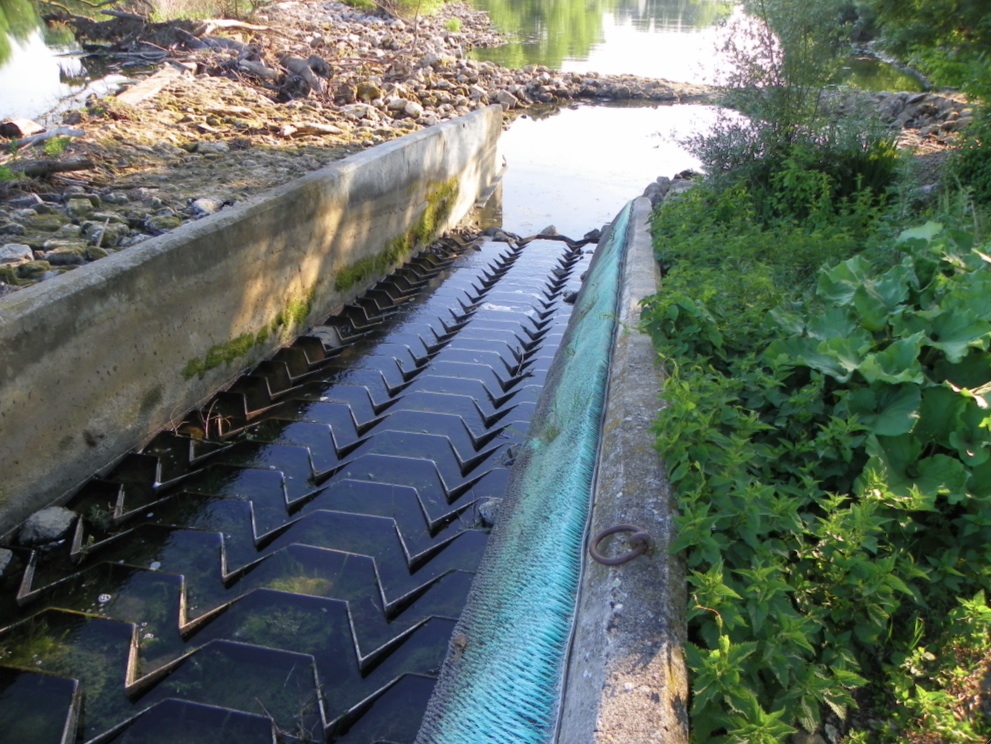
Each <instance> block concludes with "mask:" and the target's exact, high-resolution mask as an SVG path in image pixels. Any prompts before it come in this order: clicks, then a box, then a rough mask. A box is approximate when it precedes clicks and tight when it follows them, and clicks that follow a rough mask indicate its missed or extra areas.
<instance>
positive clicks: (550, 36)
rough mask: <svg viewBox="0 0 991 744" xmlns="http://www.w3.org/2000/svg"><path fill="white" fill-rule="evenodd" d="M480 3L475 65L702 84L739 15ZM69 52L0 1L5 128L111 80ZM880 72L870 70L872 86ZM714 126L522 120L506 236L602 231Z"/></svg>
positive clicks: (595, 1)
mask: <svg viewBox="0 0 991 744" xmlns="http://www.w3.org/2000/svg"><path fill="white" fill-rule="evenodd" d="M475 5H476V6H477V7H479V8H481V9H483V10H486V11H487V12H488V13H489V15H490V17H491V18H492V20H493V22H494V23H495V24H496V25H497V26H498V27H499V29H500V30H501V31H503V33H505V34H507V35H509V36H510V37H511V38H512V39H514V42H513V43H511V44H509V45H507V46H505V47H502V48H500V49H494V50H484V51H483V52H480V53H479V54H478V56H479V57H480V58H482V59H489V60H492V61H495V62H499V63H500V64H504V65H508V66H512V67H521V66H523V65H527V64H542V65H546V66H548V67H551V68H554V69H558V70H562V71H565V72H589V71H596V72H599V73H602V74H618V73H629V74H634V75H641V76H646V77H656V78H663V79H667V80H673V81H678V82H700V83H701V82H711V81H713V80H714V79H715V77H716V75H717V72H718V70H719V69H720V64H721V61H720V59H719V55H718V54H717V53H716V51H715V50H716V45H717V39H718V35H719V33H720V23H721V22H722V21H724V20H725V19H727V18H728V17H729V16H730V15H731V14H733V13H734V12H738V11H736V10H735V4H734V3H732V2H724V1H723V0H475ZM73 49H74V47H73V45H72V39H71V37H69V38H66V37H59V36H55V35H53V34H52V32H51V31H48V30H46V29H45V28H44V26H43V24H41V23H40V21H39V19H38V15H37V11H36V9H35V6H34V5H33V3H32V2H31V0H0V119H5V118H11V117H25V118H37V119H43V118H44V115H45V113H46V112H48V111H51V110H53V109H57V108H58V107H59V105H60V104H61V105H62V106H63V107H65V108H68V107H71V106H78V105H80V103H81V101H82V99H83V98H85V96H86V95H88V94H89V93H91V92H94V91H95V92H100V91H101V86H105V85H106V84H107V83H108V82H109V83H112V82H113V81H112V80H110V81H106V80H102V79H100V78H99V76H98V75H93V74H91V73H89V72H88V71H87V70H86V69H85V68H84V66H83V65H82V63H81V62H80V60H79V58H78V57H77V56H75V55H73V54H72V52H73ZM861 74H862V73H861ZM877 74H878V71H877V70H876V69H872V70H870V71H869V72H868V78H870V77H871V76H873V77H874V78H875V79H876V75H877ZM858 79H860V80H864V79H865V78H863V77H861V78H858ZM915 84H916V83H915V82H914V81H913V80H912V79H911V78H906V79H900V80H891V81H885V85H886V87H890V86H892V85H893V86H895V87H905V88H907V87H909V86H911V85H915ZM714 116H715V112H714V110H713V109H712V108H711V107H703V106H654V107H640V108H630V107H607V106H596V107H591V106H583V107H580V108H577V109H569V110H564V111H561V112H560V113H558V114H556V115H553V116H547V117H543V118H541V119H534V118H530V117H527V118H521V119H519V120H518V121H517V122H516V123H515V124H514V125H513V126H512V128H511V129H510V131H509V132H507V133H506V135H505V136H504V137H503V143H502V147H503V154H504V156H505V158H506V162H507V164H508V168H507V171H506V175H505V180H504V186H503V224H504V226H505V227H506V229H508V230H512V231H514V232H519V233H521V234H529V233H531V232H535V231H537V230H540V229H541V228H543V227H545V226H546V225H548V224H552V223H553V224H554V225H555V226H556V227H557V228H558V230H559V231H560V232H562V233H564V234H566V235H571V236H573V237H578V236H580V235H582V234H584V232H586V231H587V230H590V229H592V228H594V227H600V226H601V225H602V224H603V223H605V222H607V221H609V220H610V219H611V218H612V217H613V216H614V215H615V214H616V212H618V211H619V210H620V209H621V208H622V206H623V204H625V202H626V201H627V200H628V199H630V198H632V197H634V196H636V195H637V194H639V193H640V192H641V191H642V190H643V188H644V186H646V184H647V183H649V182H650V181H652V180H653V179H654V178H656V177H657V176H659V175H668V176H670V175H673V174H675V173H677V172H679V171H681V170H684V169H686V168H690V167H693V166H694V165H695V164H696V163H695V162H694V160H693V159H692V158H691V156H690V155H688V153H686V152H685V150H684V148H682V147H681V146H680V145H679V144H678V141H679V139H680V138H681V137H684V136H685V135H687V134H689V133H690V132H692V131H697V130H698V129H699V128H704V127H706V126H708V125H709V124H710V123H711V122H712V120H713V118H714Z"/></svg>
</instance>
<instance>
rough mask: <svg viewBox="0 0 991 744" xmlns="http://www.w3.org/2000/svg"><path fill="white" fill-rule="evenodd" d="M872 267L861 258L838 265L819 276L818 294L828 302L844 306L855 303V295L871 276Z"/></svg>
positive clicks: (857, 257)
mask: <svg viewBox="0 0 991 744" xmlns="http://www.w3.org/2000/svg"><path fill="white" fill-rule="evenodd" d="M870 271H871V267H870V264H869V263H867V260H866V259H864V258H862V257H861V256H854V257H853V258H851V259H849V260H847V261H844V262H843V263H841V264H837V265H836V266H834V267H832V268H831V269H826V270H823V271H822V272H820V274H819V283H818V286H817V288H816V294H817V295H819V297H821V298H822V299H823V300H825V301H826V302H830V303H832V304H834V305H839V306H844V305H850V304H852V303H853V295H854V293H855V292H856V291H857V288H858V287H860V286H861V285H863V283H864V280H865V279H866V278H867V277H868V276H869V275H870Z"/></svg>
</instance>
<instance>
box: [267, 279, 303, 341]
mask: <svg viewBox="0 0 991 744" xmlns="http://www.w3.org/2000/svg"><path fill="white" fill-rule="evenodd" d="M315 293H316V288H315V287H314V288H313V289H311V290H310V291H309V292H307V293H306V294H305V295H303V296H302V297H296V298H293V299H291V300H289V302H288V303H286V306H285V307H284V308H282V310H280V311H279V314H278V315H276V316H275V320H273V321H272V329H271V330H272V333H277V332H278V331H279V329H280V328H281V329H282V330H283V335H288V334H289V332H290V331H291V330H292V329H294V328H298V327H299V326H301V325H302V324H303V323H304V322H305V321H306V319H307V318H308V317H309V315H310V310H312V309H313V297H314V295H315ZM261 333H265V334H266V337H267V335H268V329H264V328H263V329H262V330H261V331H260V332H259V335H261Z"/></svg>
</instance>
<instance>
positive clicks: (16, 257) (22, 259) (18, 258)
mask: <svg viewBox="0 0 991 744" xmlns="http://www.w3.org/2000/svg"><path fill="white" fill-rule="evenodd" d="M33 260H34V253H33V252H32V251H31V247H30V246H27V245H24V244H23V243H5V244H4V245H2V246H0V264H7V265H14V266H16V265H18V264H23V263H27V262H28V261H33Z"/></svg>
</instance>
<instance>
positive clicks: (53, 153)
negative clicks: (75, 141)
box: [42, 137, 70, 158]
mask: <svg viewBox="0 0 991 744" xmlns="http://www.w3.org/2000/svg"><path fill="white" fill-rule="evenodd" d="M69 142H70V140H69V138H68V137H52V138H51V139H49V140H45V143H44V145H43V146H42V150H43V151H44V153H45V155H47V156H48V157H50V158H57V157H58V156H59V155H61V154H62V153H64V152H65V148H66V147H67V146H68V145H69Z"/></svg>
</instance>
